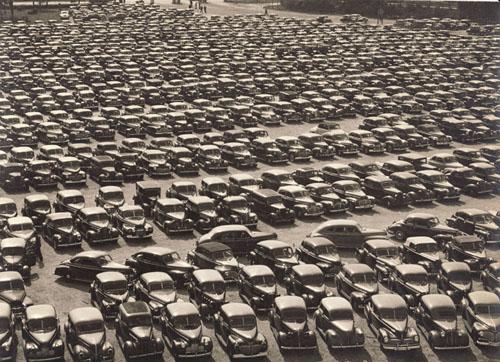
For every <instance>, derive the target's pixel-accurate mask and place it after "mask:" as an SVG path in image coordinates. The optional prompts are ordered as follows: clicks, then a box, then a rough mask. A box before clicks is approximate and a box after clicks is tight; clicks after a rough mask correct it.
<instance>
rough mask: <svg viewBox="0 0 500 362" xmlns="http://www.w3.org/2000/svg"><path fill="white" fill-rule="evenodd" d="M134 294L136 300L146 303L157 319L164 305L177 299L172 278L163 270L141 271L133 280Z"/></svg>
mask: <svg viewBox="0 0 500 362" xmlns="http://www.w3.org/2000/svg"><path fill="white" fill-rule="evenodd" d="M133 289H134V295H135V299H136V300H140V301H143V302H145V303H146V304H147V306H148V307H149V309H150V310H151V313H152V315H153V318H154V319H159V318H160V317H161V314H162V312H163V310H164V309H165V306H166V305H167V304H170V303H174V302H175V301H176V300H177V291H176V288H175V285H174V280H173V279H172V277H171V276H170V275H168V274H167V273H164V272H148V273H143V274H141V275H140V276H139V278H138V279H137V280H136V281H135V283H134V286H133Z"/></svg>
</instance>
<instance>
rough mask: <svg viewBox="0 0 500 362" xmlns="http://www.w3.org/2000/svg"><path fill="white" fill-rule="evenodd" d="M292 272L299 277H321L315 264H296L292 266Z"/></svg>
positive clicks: (320, 272)
mask: <svg viewBox="0 0 500 362" xmlns="http://www.w3.org/2000/svg"><path fill="white" fill-rule="evenodd" d="M292 270H293V272H294V273H295V274H297V275H298V276H300V277H304V276H307V275H323V272H322V271H321V269H320V268H319V266H317V265H316V264H298V265H294V266H293V267H292Z"/></svg>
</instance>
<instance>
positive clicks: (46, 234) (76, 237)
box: [40, 212, 82, 250]
mask: <svg viewBox="0 0 500 362" xmlns="http://www.w3.org/2000/svg"><path fill="white" fill-rule="evenodd" d="M40 235H41V237H42V238H43V239H44V240H45V241H46V242H48V243H49V244H51V245H52V247H53V248H54V249H55V250H58V249H59V248H62V247H63V248H64V247H79V246H81V245H82V236H81V234H80V233H79V232H78V230H76V228H75V227H74V225H73V215H72V214H71V213H69V212H55V213H52V214H48V215H47V217H46V218H45V221H44V222H43V224H42V230H41V232H40Z"/></svg>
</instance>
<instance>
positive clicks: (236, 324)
mask: <svg viewBox="0 0 500 362" xmlns="http://www.w3.org/2000/svg"><path fill="white" fill-rule="evenodd" d="M229 325H230V326H231V327H232V328H234V329H242V330H251V329H254V328H255V327H256V326H257V322H256V320H255V316H253V315H246V316H236V317H232V318H231V319H230V320H229Z"/></svg>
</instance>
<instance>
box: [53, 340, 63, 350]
mask: <svg viewBox="0 0 500 362" xmlns="http://www.w3.org/2000/svg"><path fill="white" fill-rule="evenodd" d="M62 346H63V341H62V339H56V340H55V341H54V343H52V347H53V348H61V347H62Z"/></svg>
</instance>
